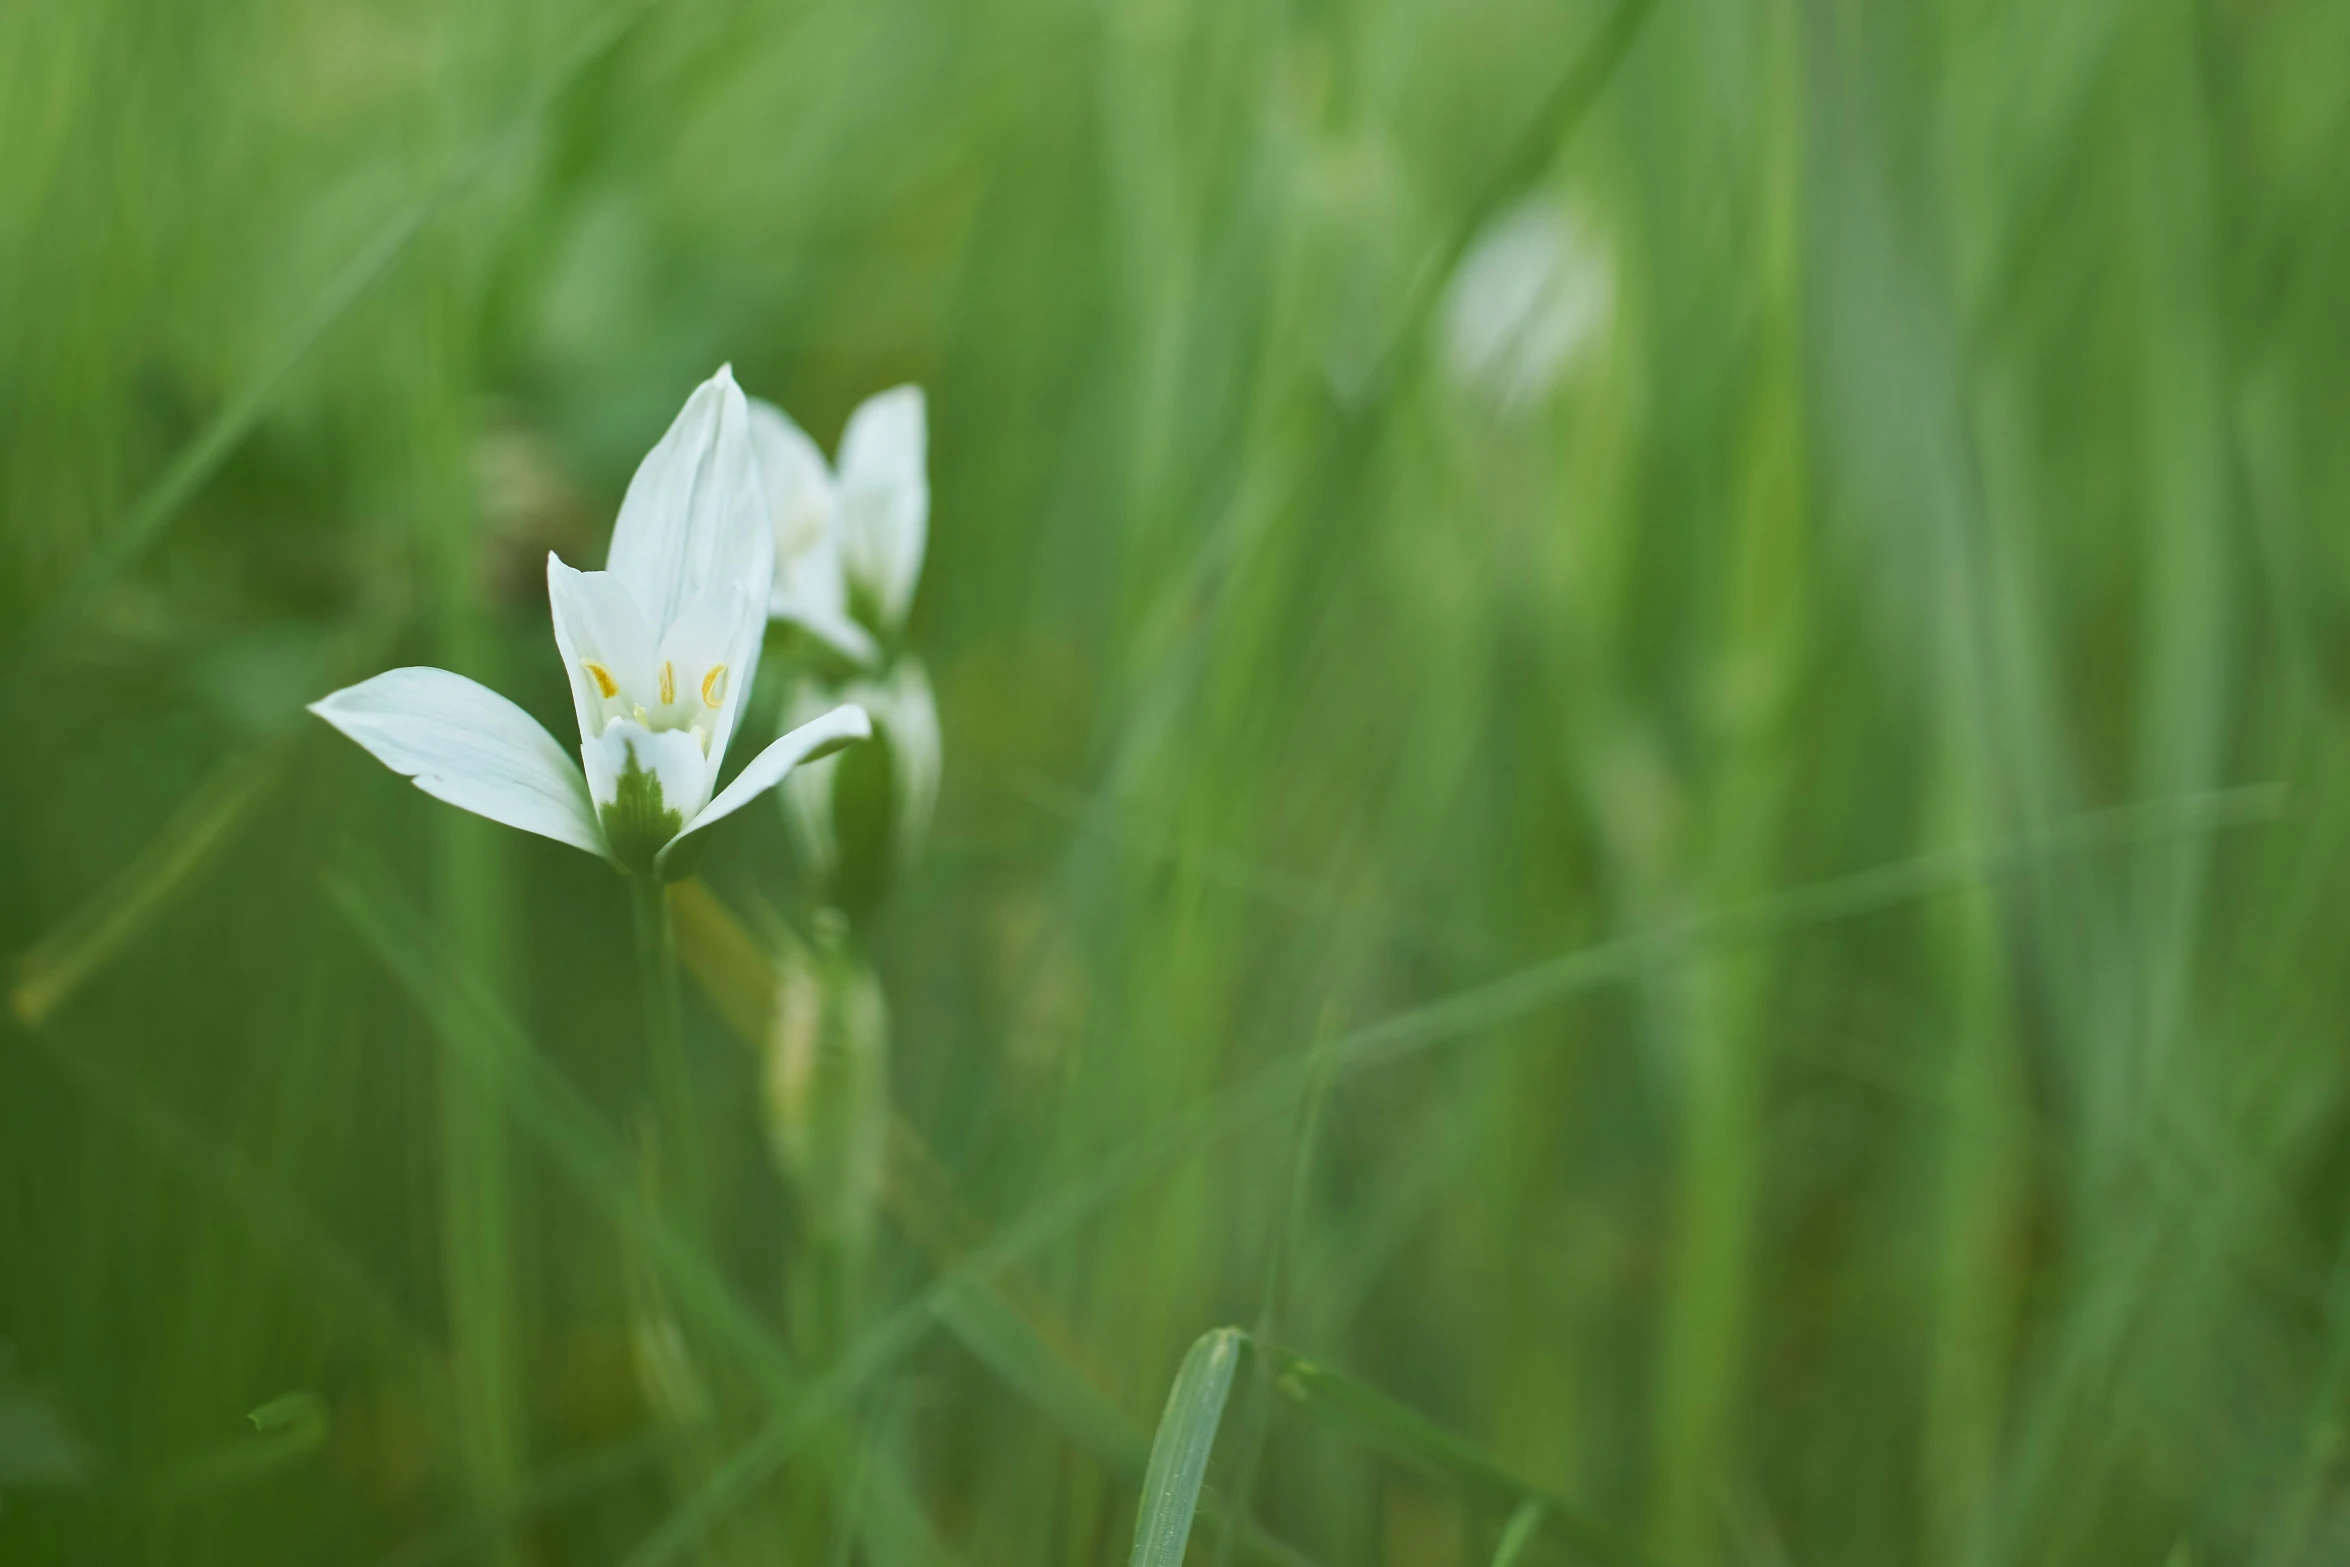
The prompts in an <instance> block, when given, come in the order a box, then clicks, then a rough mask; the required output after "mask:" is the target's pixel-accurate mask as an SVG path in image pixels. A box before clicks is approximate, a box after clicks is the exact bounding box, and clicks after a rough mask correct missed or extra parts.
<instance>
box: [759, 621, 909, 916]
mask: <svg viewBox="0 0 2350 1567" xmlns="http://www.w3.org/2000/svg"><path fill="white" fill-rule="evenodd" d="M844 702H846V703H854V704H856V705H857V706H859V707H861V708H863V709H864V710H865V711H866V712H868V713H870V714H871V715H872V720H873V733H874V737H875V738H876V739H877V740H879V741H880V743H881V745H882V747H883V749H884V751H885V753H886V755H887V758H888V762H889V790H890V815H889V823H890V831H889V860H890V869H891V870H892V871H893V872H894V873H895V874H897V875H899V876H905V875H907V874H909V873H910V872H911V871H912V870H913V868H914V866H915V865H916V864H917V863H919V862H920V860H921V858H922V850H923V847H924V845H925V844H926V843H927V842H928V841H929V837H930V819H931V816H932V814H933V812H935V811H936V809H937V807H938V782H939V771H940V751H941V747H940V741H939V729H938V702H937V699H936V698H935V697H933V696H932V694H931V690H930V676H929V674H928V672H927V671H925V670H924V669H923V667H922V661H921V660H920V659H918V658H916V657H915V656H914V655H913V654H911V653H908V654H904V655H902V656H901V657H900V658H899V659H898V660H897V662H896V664H895V665H894V666H892V668H891V670H890V672H889V674H888V676H887V677H886V678H884V679H879V680H872V679H868V680H860V681H857V682H855V683H853V684H851V685H850V686H848V687H847V688H846V689H844V690H837V691H836V690H833V689H832V688H830V687H828V686H826V685H824V684H823V683H821V682H819V681H814V680H803V681H801V682H800V684H799V685H798V686H797V687H795V688H794V690H793V692H792V698H791V703H790V706H789V708H788V709H787V711H786V714H785V719H786V722H794V723H796V722H802V721H804V720H805V717H806V715H809V714H814V713H819V712H823V711H825V710H826V709H828V708H830V707H832V706H834V705H835V704H837V703H844ZM839 773H840V768H839V762H838V759H837V758H829V757H828V758H826V759H824V760H822V761H818V762H814V763H811V764H810V765H808V766H806V767H803V768H801V769H800V770H799V771H798V772H796V773H794V774H793V775H792V776H791V777H790V778H789V779H787V780H786V781H785V784H784V787H783V789H782V790H780V791H779V793H780V796H781V798H782V801H783V817H784V822H785V824H786V826H787V827H788V828H789V830H790V832H791V837H792V848H793V849H794V851H795V852H797V853H798V855H799V857H800V860H801V863H802V864H804V865H806V866H808V867H809V869H811V870H812V871H814V872H815V873H816V874H817V875H819V876H821V877H823V878H825V879H828V880H829V879H830V878H831V877H832V876H833V874H834V873H835V872H836V871H837V870H838V869H839V866H840V858H841V845H840V841H839V835H838V830H837V827H836V822H837V820H838V817H839V812H838V809H837V802H836V795H837V790H838V785H839V782H840V778H839Z"/></svg>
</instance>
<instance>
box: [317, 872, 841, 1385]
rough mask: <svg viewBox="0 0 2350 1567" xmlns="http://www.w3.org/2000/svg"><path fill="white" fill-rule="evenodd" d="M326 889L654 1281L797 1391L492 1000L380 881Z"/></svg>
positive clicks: (753, 1321)
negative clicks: (652, 1271)
mask: <svg viewBox="0 0 2350 1567" xmlns="http://www.w3.org/2000/svg"><path fill="white" fill-rule="evenodd" d="M326 886H327V891H328V893H329V894H330V895H331V896H332V898H333V899H334V901H335V903H336V905H337V906H338V907H339V908H340V909H341V911H342V913H343V915H344V917H345V918H346V919H348V920H349V921H350V923H351V925H352V928H353V929H355V930H356V931H358V933H359V934H360V935H361V936H362V937H363V938H365V939H366V941H367V942H368V944H369V945H370V946H371V947H373V948H374V949H375V952H376V954H377V955H378V956H379V957H380V958H382V959H383V961H384V963H385V964H386V965H387V966H388V967H389V968H390V969H391V971H392V972H393V974H394V975H395V976H397V977H398V978H399V979H400V981H401V982H402V984H404V985H405V986H406V987H407V989H408V992H409V994H410V996H411V997H412V998H413V999H414V1000H415V1001H416V1003H417V1004H418V1006H419V1007H420V1008H422V1009H423V1011H424V1013H425V1015H426V1016H427V1017H429V1018H430V1019H431V1020H432V1021H433V1023H434V1026H435V1027H436V1028H437V1029H439V1030H440V1032H441V1034H442V1037H443V1039H444V1040H445V1041H446V1042H447V1043H448V1044H450V1046H451V1047H452V1048H453V1049H456V1050H457V1051H459V1052H460V1053H461V1054H464V1055H468V1056H470V1057H472V1058H473V1059H474V1060H476V1061H477V1062H481V1061H484V1060H485V1059H486V1058H488V1057H495V1063H494V1065H495V1069H497V1070H499V1071H501V1072H502V1073H503V1078H502V1080H503V1082H504V1084H505V1086H506V1089H507V1091H508V1093H510V1094H511V1095H512V1098H513V1104H514V1107H515V1111H516V1114H517V1116H518V1117H519V1119H520V1121H521V1123H522V1125H523V1127H524V1129H525V1130H527V1131H529V1132H530V1133H531V1134H532V1135H533V1136H534V1137H535V1138H537V1140H538V1141H539V1143H540V1145H541V1146H542V1147H544V1148H545V1149H546V1150H547V1152H548V1153H549V1154H550V1155H551V1156H552V1157H553V1158H554V1160H555V1163H556V1165H557V1166H558V1167H559V1168H560V1169H562V1170H563V1172H564V1174H565V1175H567V1176H568V1177H570V1178H571V1180H572V1181H573V1182H574V1183H575V1184H576V1185H577V1186H578V1187H579V1188H580V1190H581V1192H582V1193H583V1194H584V1195H585V1196H587V1197H588V1198H590V1199H591V1200H592V1201H594V1202H596V1203H598V1204H599V1205H600V1206H601V1207H602V1208H603V1209H604V1210H605V1212H606V1214H607V1216H608V1217H610V1218H611V1219H612V1221H613V1222H614V1224H615V1225H616V1226H618V1227H619V1228H620V1230H621V1231H622V1232H623V1233H624V1234H626V1235H627V1236H628V1237H629V1239H630V1241H631V1242H632V1243H633V1244H635V1245H637V1246H640V1247H641V1248H642V1249H643V1252H644V1255H645V1258H646V1260H647V1261H648V1262H650V1263H651V1264H652V1265H653V1267H654V1268H656V1269H657V1270H658V1271H659V1272H660V1274H661V1280H662V1284H663V1286H664V1287H665V1288H666V1289H668V1290H669V1291H670V1293H671V1295H672V1298H673V1299H675V1300H676V1302H677V1303H678V1304H679V1306H680V1307H681V1308H683V1309H684V1310H685V1311H687V1312H689V1313H691V1314H692V1316H693V1317H694V1318H695V1319H696V1320H697V1321H698V1322H699V1323H700V1325H701V1326H702V1327H703V1328H704V1329H705V1330H707V1331H708V1332H709V1333H710V1334H711V1335H712V1336H713V1338H714V1340H715V1341H716V1342H718V1343H721V1344H723V1346H724V1347H725V1348H726V1350H727V1351H728V1352H729V1353H731V1354H732V1355H734V1356H735V1357H737V1359H738V1361H739V1364H740V1368H741V1369H743V1370H745V1371H748V1372H750V1373H752V1374H753V1375H754V1376H756V1377H757V1378H758V1379H759V1381H760V1383H761V1385H762V1387H763V1389H764V1390H765V1392H766V1393H767V1394H768V1395H769V1396H770V1397H785V1398H789V1397H791V1396H793V1395H794V1394H795V1393H796V1391H797V1389H798V1384H799V1378H798V1375H797V1372H796V1369H795V1368H794V1367H793V1365H792V1363H791V1360H790V1357H789V1356H788V1354H787V1353H786V1352H785V1351H784V1349H783V1346H782V1345H781V1344H779V1343H778V1342H777V1341H776V1339H775V1337H774V1336H773V1334H771V1333H770V1332H769V1331H768V1330H767V1328H766V1326H765V1324H764V1323H763V1322H762V1321H761V1320H760V1319H759V1317H758V1315H757V1314H756V1313H754V1312H753V1311H752V1310H751V1309H750V1308H749V1307H748V1306H747V1305H746V1304H744V1303H743V1301H742V1300H741V1299H740V1298H739V1297H738V1296H737V1295H736V1294H735V1293H734V1291H733V1290H732V1289H731V1287H730V1286H729V1285H728V1284H727V1282H726V1280H725V1279H724V1278H723V1277H722V1276H721V1275H720V1274H719V1273H718V1271H717V1270H716V1268H714V1267H713V1266H712V1265H711V1263H710V1262H709V1259H708V1258H707V1257H706V1256H705V1255H704V1254H703V1253H702V1252H701V1251H700V1250H698V1249H697V1248H695V1247H693V1246H692V1245H690V1244H688V1243H687V1242H686V1241H685V1240H684V1239H682V1238H681V1237H680V1236H679V1235H678V1234H677V1233H676V1232H675V1231H674V1230H673V1229H671V1228H670V1227H669V1225H668V1223H667V1222H666V1221H665V1220H664V1219H663V1218H662V1216H661V1214H660V1212H659V1211H658V1209H657V1206H656V1205H655V1204H654V1203H653V1202H652V1201H651V1199H650V1198H649V1197H648V1196H647V1195H646V1194H645V1192H644V1191H643V1189H642V1187H641V1186H640V1184H639V1182H638V1181H637V1178H636V1173H635V1168H634V1165H633V1164H632V1162H631V1160H630V1158H629V1156H628V1152H627V1150H626V1149H625V1148H624V1147H623V1146H622V1145H621V1143H620V1141H619V1138H618V1136H617V1134H615V1133H614V1132H613V1131H612V1130H611V1129H610V1128H608V1127H607V1126H605V1125H604V1123H603V1120H602V1118H601V1117H600V1116H599V1115H598V1114H597V1113H596V1110H595V1108H594V1106H592V1105H590V1104H589V1103H588V1102H587V1100H586V1099H585V1098H584V1096H582V1095H581V1094H580V1092H579V1090H578V1089H576V1088H575V1087H573V1086H572V1085H571V1084H570V1083H569V1082H568V1081H567V1080H565V1078H564V1077H563V1075H562V1074H561V1073H560V1072H558V1071H557V1070H556V1069H555V1068H554V1067H553V1066H551V1065H549V1064H548V1062H547V1061H546V1059H545V1058H544V1057H543V1056H542V1055H540V1054H539V1052H538V1050H537V1049H536V1048H535V1047H533V1046H532V1044H531V1043H530V1041H529V1039H528V1037H527V1036H526V1035H524V1034H523V1032H522V1030H521V1028H520V1026H519V1025H518V1024H516V1023H515V1022H514V1021H513V1020H512V1019H511V1018H510V1017H508V1016H507V1015H506V1013H505V1011H504V1009H503V1008H502V1007H500V1006H499V1005H498V1003H497V1001H496V1000H495V998H493V997H492V996H490V995H488V994H487V993H486V992H485V991H484V990H483V989H482V987H481V986H480V984H479V983H478V982H476V981H475V980H473V978H472V977H471V976H470V975H468V974H467V973H465V972H464V971H463V970H462V969H461V968H460V967H458V966H457V965H454V964H451V963H449V962H448V961H446V959H445V958H444V957H443V955H442V954H441V953H440V952H439V951H438V950H436V947H435V944H434V939H433V937H432V935H431V933H430V931H429V929H428V927H426V926H425V925H424V923H423V921H422V917H421V916H420V915H418V914H417V913H416V912H415V911H414V910H413V909H412V908H410V907H408V906H407V904H406V902H405V900H404V899H402V898H401V897H400V896H399V895H398V894H397V893H396V892H394V891H393V890H391V888H390V887H389V886H388V884H387V883H386V881H385V879H384V878H382V877H381V876H376V875H368V876H361V875H358V874H354V873H351V872H347V871H346V872H339V873H335V874H330V875H329V876H328V877H327V878H326Z"/></svg>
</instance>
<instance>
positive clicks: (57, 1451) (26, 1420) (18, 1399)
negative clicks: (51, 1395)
mask: <svg viewBox="0 0 2350 1567" xmlns="http://www.w3.org/2000/svg"><path fill="white" fill-rule="evenodd" d="M95 1467H96V1466H95V1464H94V1462H93V1461H92V1459H91V1456H90V1450H89V1448H88V1447H87V1446H85V1445H84V1444H83V1442H82V1440H81V1438H80V1437H78V1436H75V1435H74V1434H73V1431H72V1430H71V1428H69V1427H68V1426H67V1425H66V1423H65V1421H64V1420H63V1419H62V1418H61V1417H60V1416H59V1415H58V1413H57V1411H56V1410H54V1409H52V1408H50V1407H49V1405H48V1404H47V1403H46V1402H44V1401H42V1400H41V1399H38V1398H35V1397H34V1396H33V1395H32V1394H31V1393H29V1392H27V1391H25V1390H24V1389H21V1388H12V1387H5V1386H0V1496H4V1495H5V1494H6V1493H7V1492H9V1491H11V1490H18V1491H26V1490H33V1489H35V1488H38V1487H43V1486H71V1485H80V1484H82V1483H83V1482H84V1481H86V1480H88V1479H89V1478H90V1475H91V1473H92V1471H93V1470H94V1468H95Z"/></svg>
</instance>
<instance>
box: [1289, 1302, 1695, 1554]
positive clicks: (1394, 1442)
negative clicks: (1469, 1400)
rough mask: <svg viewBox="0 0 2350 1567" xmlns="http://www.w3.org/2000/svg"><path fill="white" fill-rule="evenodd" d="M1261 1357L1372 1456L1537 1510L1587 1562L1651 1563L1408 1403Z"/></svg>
mask: <svg viewBox="0 0 2350 1567" xmlns="http://www.w3.org/2000/svg"><path fill="white" fill-rule="evenodd" d="M1263 1353H1264V1355H1265V1357H1266V1360H1267V1362H1268V1363H1269V1364H1270V1365H1271V1367H1272V1369H1273V1374H1274V1379H1275V1380H1274V1385H1275V1386H1276V1387H1278V1388H1279V1389H1280V1390H1281V1393H1282V1395H1283V1396H1284V1397H1286V1398H1288V1399H1289V1400H1290V1401H1291V1402H1292V1403H1294V1404H1296V1405H1297V1406H1298V1407H1299V1408H1300V1409H1302V1410H1304V1411H1305V1412H1307V1413H1308V1414H1311V1415H1313V1416H1315V1417H1316V1418H1317V1419H1320V1420H1323V1421H1326V1422H1328V1423H1329V1424H1331V1425H1333V1426H1335V1427H1336V1428H1338V1429H1339V1430H1341V1431H1343V1432H1344V1433H1345V1434H1346V1435H1347V1436H1349V1437H1351V1438H1352V1439H1353V1440H1354V1441H1356V1442H1357V1443H1359V1444H1361V1445H1362V1446H1364V1447H1367V1448H1369V1449H1370V1450H1371V1451H1373V1452H1376V1453H1381V1454H1384V1455H1385V1456H1386V1457H1388V1458H1392V1459H1394V1460H1395V1461H1396V1462H1397V1463H1400V1464H1403V1465H1405V1466H1406V1467H1407V1468H1410V1469H1414V1470H1416V1471H1418V1472H1419V1473H1420V1474H1422V1475H1425V1476H1426V1477H1427V1478H1429V1479H1431V1480H1436V1481H1441V1482H1443V1483H1444V1484H1446V1485H1449V1486H1451V1487H1453V1488H1454V1489H1455V1490H1457V1491H1459V1492H1460V1493H1461V1494H1462V1495H1463V1496H1464V1497H1466V1498H1468V1499H1469V1500H1471V1501H1473V1502H1476V1503H1478V1504H1480V1505H1482V1506H1485V1507H1489V1508H1492V1509H1493V1510H1495V1511H1501V1510H1503V1509H1508V1510H1511V1511H1512V1512H1520V1511H1522V1510H1523V1509H1525V1508H1527V1507H1529V1506H1531V1507H1534V1508H1535V1509H1536V1510H1537V1511H1536V1514H1535V1516H1536V1517H1537V1519H1538V1521H1539V1523H1540V1524H1541V1525H1542V1526H1543V1527H1544V1528H1546V1529H1547V1530H1548V1532H1549V1533H1550V1534H1551V1535H1553V1536H1554V1537H1555V1538H1557V1539H1558V1540H1559V1541H1560V1542H1561V1543H1562V1544H1564V1545H1566V1546H1568V1547H1570V1548H1571V1549H1573V1550H1575V1551H1576V1552H1578V1553H1579V1554H1580V1555H1582V1556H1583V1557H1585V1558H1587V1559H1589V1560H1592V1561H1596V1562H1605V1563H1613V1564H1622V1567H1638V1564H1645V1563H1647V1562H1649V1561H1650V1558H1649V1557H1648V1555H1647V1554H1646V1553H1645V1552H1643V1551H1641V1550H1640V1549H1639V1548H1638V1547H1637V1546H1635V1545H1633V1544H1632V1543H1631V1542H1629V1541H1628V1540H1625V1539H1623V1538H1621V1537H1620V1536H1618V1535H1617V1534H1616V1533H1615V1532H1614V1531H1612V1530H1610V1529H1607V1528H1605V1527H1603V1526H1602V1525H1600V1524H1597V1523H1595V1522H1592V1521H1591V1520H1589V1519H1588V1518H1586V1517H1585V1516H1584V1515H1583V1513H1582V1512H1581V1510H1580V1509H1578V1508H1576V1507H1575V1506H1574V1505H1573V1504H1571V1503H1569V1502H1568V1501H1567V1500H1566V1499H1565V1498H1563V1497H1560V1496H1556V1495H1554V1494H1552V1493H1551V1492H1549V1491H1547V1490H1545V1489H1544V1488H1542V1487H1540V1486H1537V1485H1534V1484H1532V1483H1530V1482H1528V1481H1526V1480H1524V1479H1521V1478H1520V1477H1519V1476H1517V1475H1515V1474H1513V1473H1511V1472H1510V1470H1509V1469H1508V1468H1507V1467H1506V1466H1504V1465H1503V1464H1502V1463H1501V1462H1500V1461H1499V1460H1497V1459H1495V1458H1494V1457H1493V1456H1492V1455H1490V1454H1489V1453H1487V1452H1486V1451H1485V1450H1484V1449H1482V1448H1480V1447H1478V1446H1477V1445H1476V1444H1474V1443H1472V1442H1469V1441H1467V1440H1466V1439H1464V1438H1462V1437H1460V1436H1458V1435H1456V1434H1455V1433H1453V1432H1451V1431H1448V1430H1446V1429H1445V1428H1444V1427H1442V1426H1440V1425H1438V1424H1437V1423H1436V1422H1435V1421H1433V1420H1430V1419H1428V1418H1427V1417H1426V1416H1425V1415H1422V1414H1421V1413H1419V1412H1418V1411H1417V1410H1415V1409H1412V1408H1411V1407H1410V1406H1409V1405H1406V1404H1403V1403H1400V1402H1398V1401H1397V1400H1395V1399H1393V1398H1390V1397H1388V1396H1387V1395H1386V1394H1385V1393H1382V1392H1380V1391H1379V1390H1378V1389H1377V1388H1374V1387H1370V1386H1368V1385H1366V1384H1364V1383H1361V1382H1357V1381H1355V1380H1354V1379H1353V1378H1351V1377H1348V1376H1345V1375H1343V1374H1341V1373H1339V1372H1336V1371H1332V1370H1330V1369H1329V1368H1328V1367H1326V1366H1319V1365H1316V1364H1315V1363H1313V1362H1312V1361H1310V1360H1307V1359H1305V1358H1303V1357H1302V1356H1299V1355H1297V1354H1294V1353H1292V1352H1291V1351H1289V1350H1286V1349H1282V1348H1279V1347H1278V1346H1274V1347H1265V1348H1264V1349H1263Z"/></svg>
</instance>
